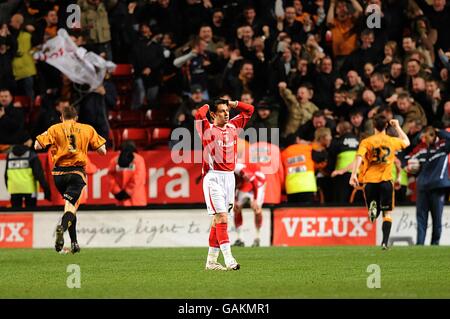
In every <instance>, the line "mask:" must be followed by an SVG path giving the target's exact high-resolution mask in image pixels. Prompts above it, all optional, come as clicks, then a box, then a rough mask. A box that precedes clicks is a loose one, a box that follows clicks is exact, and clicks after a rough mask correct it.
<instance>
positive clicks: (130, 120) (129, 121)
mask: <svg viewBox="0 0 450 319" xmlns="http://www.w3.org/2000/svg"><path fill="white" fill-rule="evenodd" d="M144 116H145V114H144V113H143V112H142V111H110V112H109V116H108V118H109V123H110V124H111V127H113V128H118V127H139V126H142V124H143V122H144Z"/></svg>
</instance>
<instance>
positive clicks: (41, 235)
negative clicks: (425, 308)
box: [0, 206, 450, 248]
mask: <svg viewBox="0 0 450 319" xmlns="http://www.w3.org/2000/svg"><path fill="white" fill-rule="evenodd" d="M51 210H52V211H49V210H44V211H35V212H26V211H23V212H7V211H5V210H2V211H1V212H0V248H32V247H34V248H52V247H53V245H54V230H55V226H56V224H57V223H58V222H59V220H60V218H61V211H55V210H54V208H52V209H51ZM78 214H79V218H78V224H77V232H78V239H79V242H80V244H81V245H82V246H84V247H205V246H206V245H207V240H208V235H209V227H210V217H208V216H207V214H206V210H205V209H204V208H194V209H181V208H175V209H171V208H170V206H168V207H165V209H162V208H161V209H158V208H157V209H150V208H147V209H129V210H124V209H110V210H109V209H108V210H106V209H105V208H103V209H100V208H98V209H96V210H95V209H89V210H82V211H80V212H78ZM366 214H367V211H366V210H365V209H364V208H357V207H277V208H273V209H272V210H271V209H269V208H264V209H263V226H262V229H261V245H262V246H270V245H273V246H320V245H324V246H325V245H326V246H335V245H378V244H379V243H380V242H381V236H382V232H381V219H378V221H377V222H376V223H375V224H374V225H372V224H370V223H369V222H368V221H367V215H366ZM272 219H273V222H272ZM374 226H375V227H374ZM416 227H417V223H416V210H415V207H413V206H400V207H397V208H396V209H395V211H394V215H393V225H392V229H391V237H390V241H391V244H393V245H396V246H397V245H414V243H415V242H416V235H417V231H416ZM229 232H230V241H231V242H232V243H233V242H234V241H235V240H236V231H235V229H234V223H233V222H232V221H230V223H229ZM254 232H255V227H254V215H253V213H252V212H251V210H250V209H244V212H243V226H242V231H241V233H242V237H243V241H244V242H245V244H246V246H250V245H251V244H252V242H253V239H254ZM66 236H67V237H66V240H67V242H69V238H68V235H67V234H66ZM430 238H431V219H429V221H428V231H427V236H426V244H427V245H428V244H429V243H430ZM441 245H450V206H446V207H445V209H444V215H443V219H442V237H441Z"/></svg>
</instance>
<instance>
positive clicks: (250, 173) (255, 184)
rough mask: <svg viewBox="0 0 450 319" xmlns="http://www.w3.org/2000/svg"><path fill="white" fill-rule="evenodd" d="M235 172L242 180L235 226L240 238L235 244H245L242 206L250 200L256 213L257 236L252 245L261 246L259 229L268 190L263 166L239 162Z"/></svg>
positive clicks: (235, 209) (236, 203)
mask: <svg viewBox="0 0 450 319" xmlns="http://www.w3.org/2000/svg"><path fill="white" fill-rule="evenodd" d="M234 172H235V173H236V176H237V178H238V180H240V183H238V184H239V187H238V190H237V192H236V202H235V204H234V226H235V227H236V233H237V236H238V238H237V240H236V241H235V243H234V244H233V246H244V242H243V241H242V239H241V233H240V229H241V226H242V206H243V205H244V204H245V203H246V201H247V200H250V207H251V208H252V210H253V212H254V213H255V228H256V237H255V240H254V242H253V245H252V246H253V247H259V245H260V238H259V235H260V234H259V230H260V229H261V225H262V205H263V204H264V195H265V190H266V176H265V175H264V173H263V172H261V168H260V166H259V164H257V163H249V164H242V163H238V164H236V169H235V170H234Z"/></svg>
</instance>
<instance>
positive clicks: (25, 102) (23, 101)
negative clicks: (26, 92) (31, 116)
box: [13, 95, 32, 108]
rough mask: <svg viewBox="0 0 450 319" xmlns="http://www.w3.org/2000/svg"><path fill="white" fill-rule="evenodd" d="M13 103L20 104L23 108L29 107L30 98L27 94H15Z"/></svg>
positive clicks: (30, 104)
mask: <svg viewBox="0 0 450 319" xmlns="http://www.w3.org/2000/svg"><path fill="white" fill-rule="evenodd" d="M13 104H14V105H20V106H21V107H23V108H30V107H31V106H32V103H31V98H30V97H28V96H22V95H17V96H15V97H14V102H13Z"/></svg>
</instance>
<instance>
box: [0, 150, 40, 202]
mask: <svg viewBox="0 0 450 319" xmlns="http://www.w3.org/2000/svg"><path fill="white" fill-rule="evenodd" d="M30 155H31V152H30V151H26V152H25V153H24V154H23V155H22V156H16V155H14V154H13V153H12V152H11V153H9V154H8V162H7V168H6V169H7V172H6V174H7V177H8V192H9V193H10V194H33V193H36V192H37V187H38V182H37V181H36V180H35V178H34V175H33V170H32V168H31V167H30Z"/></svg>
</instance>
